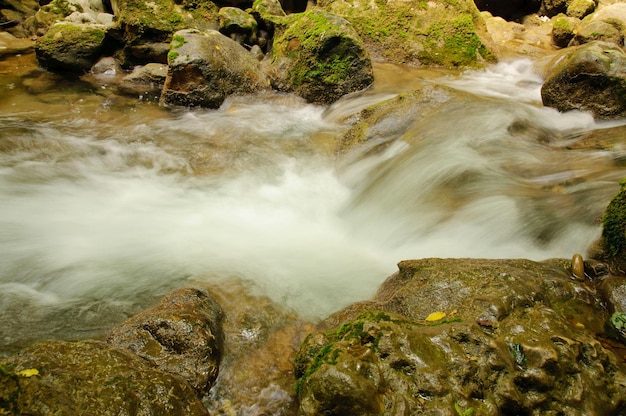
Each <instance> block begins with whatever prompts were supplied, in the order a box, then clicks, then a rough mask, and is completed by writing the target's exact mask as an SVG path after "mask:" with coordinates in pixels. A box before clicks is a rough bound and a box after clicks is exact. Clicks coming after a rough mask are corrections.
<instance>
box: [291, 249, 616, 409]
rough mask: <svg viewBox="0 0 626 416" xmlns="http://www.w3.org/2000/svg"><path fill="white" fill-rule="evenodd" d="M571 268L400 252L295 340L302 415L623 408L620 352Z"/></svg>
mask: <svg viewBox="0 0 626 416" xmlns="http://www.w3.org/2000/svg"><path fill="white" fill-rule="evenodd" d="M570 267H571V266H570V262H569V261H566V260H552V261H549V262H543V263H537V262H532V261H528V260H485V259H423V260H411V261H404V262H401V263H400V264H399V271H398V273H396V274H394V275H393V276H391V277H389V278H388V279H387V281H385V283H384V284H383V285H382V286H381V288H380V290H379V292H378V293H377V295H376V296H375V298H374V299H373V300H372V301H368V302H361V303H358V304H354V305H352V306H351V307H348V308H347V309H346V310H344V311H341V312H338V313H337V314H334V315H333V316H331V317H329V318H328V319H327V320H326V321H325V322H324V323H323V326H322V328H324V331H323V332H319V333H316V334H312V335H310V336H308V337H307V339H306V340H305V341H304V342H303V344H302V346H301V348H300V351H299V353H298V356H297V357H296V362H295V369H296V375H297V376H298V377H299V380H298V382H297V385H296V387H297V392H298V397H299V399H300V414H302V415H317V414H326V413H328V414H362V415H405V414H445V415H453V414H469V413H468V412H470V409H473V413H474V414H481V415H482V414H484V415H499V414H523V415H543V414H572V415H586V414H620V412H621V409H623V406H624V405H625V404H626V390H624V385H625V384H624V383H626V373H625V372H624V367H623V366H621V357H620V358H619V359H618V358H616V357H615V355H614V354H613V352H612V351H610V350H608V349H606V348H605V347H604V346H603V345H602V344H601V342H600V341H598V340H597V339H596V338H595V334H596V332H598V331H602V330H603V326H604V322H605V319H606V318H608V314H607V313H606V311H602V309H601V303H600V300H599V299H596V297H595V296H594V291H593V290H592V289H590V288H588V287H586V285H585V284H584V283H583V282H579V281H576V280H575V279H573V278H572V277H571V269H570ZM620 366H621V367H620ZM355 409H356V410H355ZM352 412H354V413H352Z"/></svg>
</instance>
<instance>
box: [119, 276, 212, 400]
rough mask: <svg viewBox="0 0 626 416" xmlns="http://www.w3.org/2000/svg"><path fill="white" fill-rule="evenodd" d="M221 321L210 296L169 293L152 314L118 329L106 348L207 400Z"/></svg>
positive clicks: (194, 291)
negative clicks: (138, 361) (111, 347)
mask: <svg viewBox="0 0 626 416" xmlns="http://www.w3.org/2000/svg"><path fill="white" fill-rule="evenodd" d="M222 319H223V312H222V309H221V307H220V306H219V305H218V304H217V302H216V301H215V300H214V299H213V298H212V297H211V296H210V295H209V294H208V293H206V292H205V291H203V290H200V289H195V288H184V289H180V290H176V291H173V292H170V293H168V294H167V295H166V296H165V297H164V298H163V299H162V300H161V302H160V303H159V304H158V305H157V306H155V307H154V308H152V309H149V310H147V311H144V312H142V313H140V314H138V315H135V316H133V317H132V318H130V319H129V320H127V321H126V322H124V323H122V324H120V325H119V326H117V327H115V328H114V329H113V330H112V331H111V334H110V335H109V338H108V342H109V344H111V345H114V346H116V347H118V348H125V349H127V350H129V351H132V352H133V353H135V354H137V355H138V356H139V357H141V358H143V359H145V360H146V361H147V362H149V363H150V364H151V365H152V366H154V367H156V368H158V369H160V370H162V371H165V372H167V373H170V374H174V375H176V376H179V377H181V378H182V379H184V380H186V381H187V382H189V384H190V385H191V386H192V387H193V388H194V389H195V390H196V391H198V392H199V393H203V394H206V393H208V391H209V389H210V388H211V386H212V384H213V382H214V381H215V379H216V377H217V374H218V369H219V363H220V359H221V355H222V344H223V331H222Z"/></svg>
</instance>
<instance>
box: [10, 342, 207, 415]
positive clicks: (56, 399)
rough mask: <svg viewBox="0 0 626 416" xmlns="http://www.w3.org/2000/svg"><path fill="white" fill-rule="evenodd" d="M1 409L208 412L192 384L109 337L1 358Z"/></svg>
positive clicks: (35, 348) (31, 412) (38, 412)
mask: <svg viewBox="0 0 626 416" xmlns="http://www.w3.org/2000/svg"><path fill="white" fill-rule="evenodd" d="M0 414H15V415H17V414H20V415H33V416H46V415H50V414H58V415H109V414H114V415H140V414H142V415H162V416H166V415H167V416H176V415H180V416H183V415H208V412H207V410H206V409H205V407H204V406H203V405H202V402H201V401H200V399H199V398H198V396H196V394H195V392H194V390H193V389H192V388H191V387H190V386H189V384H188V383H187V382H186V381H185V380H183V379H182V378H179V377H177V376H174V375H172V374H168V373H166V372H163V371H161V370H158V369H155V368H151V367H150V366H149V364H148V363H147V362H146V361H144V360H143V359H141V358H139V357H138V356H136V355H135V354H133V353H131V352H129V351H127V350H124V349H120V348H115V347H113V346H111V345H108V344H106V343H104V342H99V341H84V342H61V341H46V342H40V343H38V344H35V345H33V346H31V347H29V348H26V349H24V350H22V351H20V352H19V353H17V354H15V355H12V356H10V357H8V358H6V359H4V360H3V361H2V362H0Z"/></svg>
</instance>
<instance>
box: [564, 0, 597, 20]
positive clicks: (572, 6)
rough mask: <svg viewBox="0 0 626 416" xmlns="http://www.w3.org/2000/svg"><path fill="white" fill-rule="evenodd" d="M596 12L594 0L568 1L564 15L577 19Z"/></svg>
mask: <svg viewBox="0 0 626 416" xmlns="http://www.w3.org/2000/svg"><path fill="white" fill-rule="evenodd" d="M595 10H596V1H595V0H570V1H569V3H568V4H567V9H566V12H565V13H566V14H567V15H568V16H571V17H575V18H577V19H582V18H583V17H585V16H587V15H589V14H591V13H593V12H594V11H595Z"/></svg>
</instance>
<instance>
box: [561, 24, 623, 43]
mask: <svg viewBox="0 0 626 416" xmlns="http://www.w3.org/2000/svg"><path fill="white" fill-rule="evenodd" d="M623 39H624V36H623V35H622V33H621V31H620V29H618V28H616V27H615V26H614V25H612V24H610V23H607V22H604V21H601V20H594V21H586V22H582V23H581V24H580V25H579V26H578V27H577V28H576V32H575V34H574V37H573V38H572V40H571V42H570V43H569V46H577V45H583V44H585V43H590V42H594V41H602V42H609V43H614V44H616V45H620V44H622V41H623Z"/></svg>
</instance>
